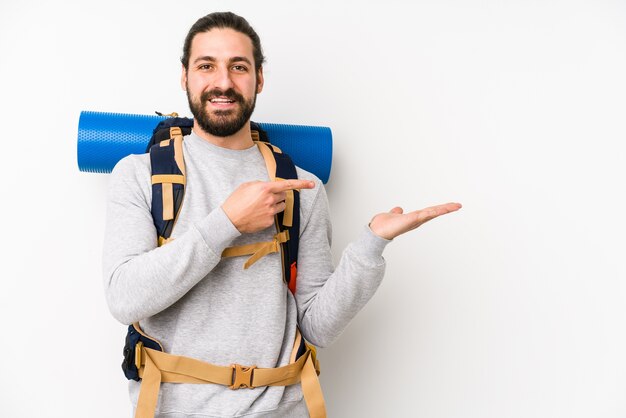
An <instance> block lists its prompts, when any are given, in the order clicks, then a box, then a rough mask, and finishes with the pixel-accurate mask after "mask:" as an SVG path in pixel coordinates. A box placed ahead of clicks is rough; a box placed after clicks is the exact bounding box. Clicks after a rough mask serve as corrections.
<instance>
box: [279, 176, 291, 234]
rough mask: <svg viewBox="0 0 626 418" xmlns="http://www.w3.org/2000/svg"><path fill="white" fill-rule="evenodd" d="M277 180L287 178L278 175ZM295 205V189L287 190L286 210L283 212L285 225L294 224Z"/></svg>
mask: <svg viewBox="0 0 626 418" xmlns="http://www.w3.org/2000/svg"><path fill="white" fill-rule="evenodd" d="M276 180H277V181H284V180H285V179H282V178H280V177H276ZM293 205H294V195H293V190H287V191H286V192H285V211H284V213H283V225H284V226H292V225H293Z"/></svg>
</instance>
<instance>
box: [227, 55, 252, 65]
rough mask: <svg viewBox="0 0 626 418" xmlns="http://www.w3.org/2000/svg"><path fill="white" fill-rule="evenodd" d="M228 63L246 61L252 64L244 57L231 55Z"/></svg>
mask: <svg viewBox="0 0 626 418" xmlns="http://www.w3.org/2000/svg"><path fill="white" fill-rule="evenodd" d="M228 61H229V62H230V63H233V62H239V61H243V62H246V63H248V64H249V65H252V63H251V62H250V60H249V59H248V58H246V57H232V58H231V59H229V60H228Z"/></svg>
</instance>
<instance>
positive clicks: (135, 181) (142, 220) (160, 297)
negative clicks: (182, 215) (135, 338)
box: [103, 155, 240, 324]
mask: <svg viewBox="0 0 626 418" xmlns="http://www.w3.org/2000/svg"><path fill="white" fill-rule="evenodd" d="M146 158H147V156H146V155H144V156H131V157H128V158H125V159H123V160H122V161H120V162H119V163H118V164H117V166H116V167H115V169H114V170H113V172H112V174H111V178H110V183H109V198H108V206H107V222H106V230H105V239H104V252H103V270H104V271H103V274H104V288H105V294H106V299H107V302H108V305H109V309H110V310H111V313H112V314H113V316H114V317H115V318H116V319H117V320H119V321H120V322H122V323H125V324H130V323H132V322H135V321H139V320H142V319H144V318H147V317H150V316H153V315H155V314H157V313H159V312H161V311H163V310H164V309H166V308H167V307H169V306H171V305H172V304H173V303H175V302H176V301H177V300H179V299H180V298H181V297H182V296H184V295H185V294H186V293H187V292H188V291H189V290H190V289H191V288H192V287H193V286H194V285H196V284H197V283H198V282H199V281H200V280H202V279H203V278H204V277H205V276H206V275H207V274H208V273H209V272H210V271H211V270H212V269H213V268H214V267H215V266H216V265H217V263H218V262H219V261H220V255H221V252H222V250H223V249H224V248H225V247H226V246H227V245H228V244H229V243H230V242H231V241H232V240H233V239H234V238H236V237H237V236H239V235H240V234H239V232H238V231H237V229H236V228H235V227H234V226H233V225H232V223H231V222H230V220H229V219H228V217H227V216H226V214H225V213H224V212H223V210H222V209H221V207H219V206H218V207H216V208H215V209H213V210H212V211H211V212H210V213H208V215H207V216H206V217H205V218H204V219H202V220H201V221H199V222H197V223H195V224H192V225H190V226H189V228H187V229H186V230H185V231H184V232H183V233H182V234H180V235H178V236H176V239H174V240H173V241H172V242H170V243H169V244H167V245H165V246H163V247H158V248H157V242H156V236H157V234H156V229H155V227H154V224H153V220H152V216H151V213H150V202H151V188H150V187H151V186H150V168H149V164H148V162H147V161H146ZM175 230H176V228H175Z"/></svg>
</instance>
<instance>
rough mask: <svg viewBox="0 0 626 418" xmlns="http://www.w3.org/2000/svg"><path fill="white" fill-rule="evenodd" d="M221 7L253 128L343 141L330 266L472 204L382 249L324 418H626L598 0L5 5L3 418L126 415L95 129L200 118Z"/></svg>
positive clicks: (618, 142)
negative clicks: (201, 85)
mask: <svg viewBox="0 0 626 418" xmlns="http://www.w3.org/2000/svg"><path fill="white" fill-rule="evenodd" d="M183 3H185V4H184V5H183ZM218 10H232V11H235V12H237V13H239V14H241V15H243V16H245V17H247V18H248V19H249V20H250V22H251V23H252V24H253V26H254V27H255V28H256V29H257V31H258V32H259V34H260V36H261V39H262V41H263V45H264V49H265V52H266V55H267V58H268V60H267V64H266V67H265V76H266V84H265V91H264V92H263V93H262V94H261V95H260V96H259V101H258V105H257V111H256V113H255V115H254V119H255V120H258V121H262V122H276V123H292V124H311V125H324V126H330V127H331V128H332V130H333V133H334V160H333V168H332V173H331V180H330V182H329V184H328V185H327V190H328V194H329V197H330V204H331V211H332V218H333V222H334V255H335V256H336V257H337V258H338V257H339V256H340V254H341V250H342V249H343V248H344V247H345V245H346V244H347V243H348V242H349V241H350V240H351V239H352V238H353V237H355V235H356V234H357V233H358V231H359V230H360V228H361V227H362V225H363V224H365V223H367V222H368V221H369V219H370V218H371V216H372V215H373V214H375V213H377V212H380V211H383V210H388V209H390V208H391V207H393V206H395V205H401V206H404V207H405V208H406V209H418V208H421V207H424V206H428V205H431V204H437V203H443V202H447V201H459V202H462V203H463V204H464V208H463V209H462V210H461V211H460V212H458V213H455V214H452V215H448V216H446V217H444V218H441V219H437V220H436V221H433V222H432V223H430V224H426V225H424V226H423V227H421V228H419V229H418V230H416V231H414V232H412V233H410V234H408V235H405V236H402V237H400V238H398V239H396V241H395V242H393V243H392V244H391V245H389V246H388V247H387V249H386V251H385V257H386V259H387V261H388V268H387V273H386V277H385V280H384V281H383V284H382V285H381V288H380V289H379V291H378V293H377V294H376V296H375V297H374V298H373V299H372V301H371V302H370V303H369V305H367V307H366V308H365V309H364V310H363V311H362V312H361V313H360V314H359V315H358V316H357V317H356V319H355V320H354V321H353V323H352V324H351V325H350V327H349V328H348V329H347V331H346V332H345V333H344V334H343V335H342V336H341V338H340V339H339V340H338V341H337V342H336V343H335V345H333V346H332V347H331V348H328V349H326V350H323V351H322V354H321V360H322V375H321V380H322V384H323V387H324V392H325V396H326V401H327V404H328V410H329V416H330V417H425V418H439V417H441V418H453V417H454V418H456V417H459V418H466V417H477V418H500V417H507V418H508V417H546V418H553V417H567V418H573V417H594V418H595V417H601V418H610V417H626V396H625V394H626V337H625V334H624V332H625V330H626V303H625V301H626V284H625V280H624V279H626V268H625V267H624V266H625V263H624V261H625V257H624V253H625V251H624V249H625V248H624V247H625V245H624V241H625V237H626V223H625V220H624V216H623V212H624V209H625V206H626V196H625V192H624V179H625V178H626V177H625V176H626V168H625V165H626V151H625V147H624V145H623V141H624V140H625V139H626V137H625V134H626V123H625V120H626V119H625V111H626V77H625V74H626V24H625V23H626V3H625V2H623V1H598V0H586V1H585V0H562V1H556V0H549V1H538V0H535V1H521V0H520V1H497V0H491V1H490V0H486V1H478V0H474V1H466V2H461V1H435V0H431V1H415V2H410V3H409V2H406V3H402V2H398V1H391V0H385V1H376V2H372V3H366V2H362V1H361V2H357V1H346V2H343V3H340V2H320V1H316V2H289V1H285V2H266V1H264V2H260V1H249V2H248V1H237V2H226V1H202V2H200V1H193V2H191V1H190V2H173V1H142V2H130V1H117V0H115V1H100V2H86V1H75V2H65V3H63V4H61V3H59V2H45V1H27V0H21V1H19V2H8V1H6V0H2V2H1V3H0V60H1V61H0V106H1V109H0V110H1V111H2V113H1V114H2V119H3V131H2V132H3V135H2V150H3V152H2V155H3V158H2V161H3V162H2V164H1V167H2V174H3V177H2V178H3V186H2V192H1V196H2V197H1V201H2V204H1V205H0V216H1V222H2V237H1V238H2V241H3V244H2V249H3V250H2V255H1V257H2V273H1V279H0V321H2V322H1V334H0V358H1V359H2V366H1V368H0V416H2V417H7V418H14V417H20V418H21V417H35V416H37V417H39V416H41V417H63V418H66V417H107V418H108V417H125V416H129V414H130V407H129V402H128V397H127V394H126V381H125V380H124V378H123V376H122V374H121V370H120V368H119V364H120V362H121V349H122V343H123V337H124V334H125V329H124V327H123V326H122V325H120V324H118V323H117V322H116V321H115V320H114V319H113V318H112V317H111V316H110V314H109V312H108V310H107V307H106V305H105V302H104V296H103V291H102V278H101V270H100V268H101V267H100V263H101V248H102V247H101V243H102V236H103V225H104V216H105V195H106V188H107V181H108V180H107V175H100V174H88V173H81V172H79V171H78V168H77V162H76V133H77V126H78V117H79V113H80V111H81V110H98V111H111V112H122V113H143V114H150V113H152V112H153V111H154V110H160V111H163V112H170V111H174V110H176V111H178V112H180V113H182V114H188V111H187V105H186V97H185V96H184V93H183V92H182V91H181V89H180V87H179V75H180V68H179V67H180V64H179V61H178V58H179V56H180V54H181V49H182V43H183V39H184V36H185V34H186V32H187V30H188V28H189V27H190V26H191V24H193V22H194V21H195V20H196V19H197V18H199V17H201V16H203V15H204V14H206V13H209V12H211V11H218Z"/></svg>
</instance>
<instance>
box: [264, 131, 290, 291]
mask: <svg viewBox="0 0 626 418" xmlns="http://www.w3.org/2000/svg"><path fill="white" fill-rule="evenodd" d="M257 146H258V147H259V149H260V150H261V154H262V155H263V158H264V159H265V164H266V166H267V171H268V173H269V176H270V180H272V181H276V180H288V179H297V178H298V173H297V171H296V166H295V164H294V163H293V161H292V160H291V158H290V157H289V156H288V155H287V154H283V153H282V151H281V150H280V149H279V148H278V147H276V146H274V145H272V144H270V143H266V142H257ZM285 203H286V204H287V205H286V208H285V210H284V211H283V212H280V213H278V214H276V218H275V224H276V229H277V231H278V233H279V234H280V233H283V232H284V231H287V236H288V239H287V241H285V242H282V243H281V244H280V245H281V249H282V254H283V257H282V261H283V279H284V280H285V283H287V286H288V287H289V290H291V293H294V294H295V293H296V276H297V270H298V267H297V264H298V247H299V243H300V192H299V191H297V190H288V191H287V197H286V199H285Z"/></svg>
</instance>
